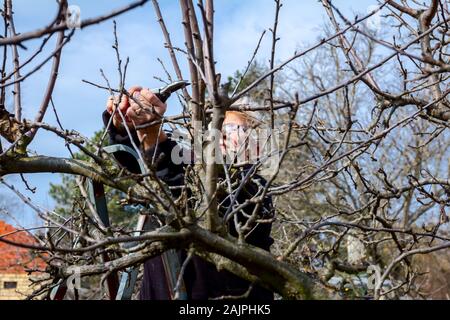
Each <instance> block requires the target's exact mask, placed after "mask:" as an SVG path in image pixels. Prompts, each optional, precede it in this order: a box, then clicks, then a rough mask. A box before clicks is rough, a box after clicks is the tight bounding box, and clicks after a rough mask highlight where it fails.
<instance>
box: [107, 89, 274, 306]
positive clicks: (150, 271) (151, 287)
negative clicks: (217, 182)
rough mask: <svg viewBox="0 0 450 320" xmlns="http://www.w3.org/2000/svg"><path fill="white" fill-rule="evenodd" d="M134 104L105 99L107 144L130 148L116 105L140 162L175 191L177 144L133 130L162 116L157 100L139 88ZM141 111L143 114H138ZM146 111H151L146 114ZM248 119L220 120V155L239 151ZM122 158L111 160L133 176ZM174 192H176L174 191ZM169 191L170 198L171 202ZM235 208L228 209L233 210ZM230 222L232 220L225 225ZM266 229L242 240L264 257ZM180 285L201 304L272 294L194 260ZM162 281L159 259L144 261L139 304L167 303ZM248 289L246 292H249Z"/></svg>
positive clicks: (179, 176)
mask: <svg viewBox="0 0 450 320" xmlns="http://www.w3.org/2000/svg"><path fill="white" fill-rule="evenodd" d="M129 93H130V95H132V96H133V97H134V98H135V99H136V100H138V101H139V104H138V103H136V102H135V101H133V100H131V99H128V98H127V97H126V96H124V97H123V98H122V100H121V101H120V102H119V103H114V102H115V101H114V100H113V99H112V98H111V99H109V100H108V103H107V110H106V111H105V112H104V113H103V120H104V123H105V125H106V124H107V123H109V121H110V118H111V115H113V114H114V118H113V121H112V124H113V125H111V126H110V127H109V128H108V133H109V137H110V143H111V144H118V143H119V144H125V145H129V146H130V145H131V141H130V139H129V137H128V134H127V133H126V131H125V130H124V126H123V124H122V117H121V116H120V114H119V113H118V112H115V113H114V106H115V105H118V108H120V110H121V112H122V114H123V115H125V119H126V121H127V125H128V127H129V128H130V129H131V133H132V136H133V139H134V142H135V143H136V145H138V146H139V147H140V149H141V150H142V153H143V155H144V158H145V160H146V161H149V162H151V161H152V160H154V159H157V160H156V163H154V164H153V168H156V171H157V173H159V174H158V176H159V177H160V178H161V180H163V181H164V182H165V183H167V184H168V185H169V186H181V185H183V183H184V177H183V175H184V172H185V170H184V166H183V165H182V164H175V163H174V161H172V159H171V155H172V151H173V149H174V148H175V147H177V142H175V141H172V140H171V139H170V137H168V135H167V134H166V133H165V132H164V131H163V130H160V125H154V126H151V127H147V128H145V129H142V130H135V129H134V128H135V127H138V126H139V125H141V124H144V123H149V122H150V123H151V122H152V121H154V120H156V119H157V118H158V117H160V116H162V115H164V113H165V112H166V110H167V105H166V104H164V103H162V102H161V101H160V100H159V99H158V97H157V96H156V95H155V94H153V93H152V92H151V91H150V90H148V89H143V88H141V87H133V88H131V89H130V90H129ZM142 107H144V108H142ZM147 110H152V111H150V112H149V111H147ZM249 119H250V117H249V116H248V115H246V114H245V113H240V112H228V113H227V114H226V117H225V120H224V124H223V131H224V132H223V133H224V136H225V139H224V140H223V143H222V144H221V147H222V151H223V152H228V151H229V150H230V149H231V150H234V151H236V149H237V148H239V147H240V146H241V145H242V141H240V139H241V137H242V136H243V133H245V132H246V131H247V130H248V129H249V128H250V127H251V121H250V120H249ZM127 157H129V156H128V155H127V154H118V155H117V156H116V158H117V160H118V161H119V162H120V163H121V164H122V165H123V166H125V167H127V168H128V169H129V170H130V171H131V172H138V168H137V167H136V164H135V161H132V159H129V158H127ZM246 170H248V168H246V167H245V166H243V167H241V169H240V174H241V176H242V175H245V173H246ZM254 179H259V184H260V185H264V183H265V181H264V179H263V178H261V177H258V176H255V177H254ZM175 189H176V188H175ZM257 191H258V185H257V184H256V183H254V182H248V183H247V184H246V185H245V188H243V191H242V192H240V193H239V195H238V196H237V198H236V199H235V200H236V202H237V203H244V202H245V200H247V199H249V198H251V197H252V196H254V195H255V194H256V193H257ZM176 196H177V194H176V191H174V197H176ZM219 198H220V199H219V201H220V202H221V208H220V212H221V214H223V215H224V214H225V213H226V212H227V209H228V207H229V206H230V202H231V201H230V197H229V196H228V195H219ZM236 202H234V203H233V205H236ZM253 210H254V205H249V206H247V207H245V209H244V210H243V211H244V212H245V213H246V214H251V213H252V212H253ZM260 211H261V212H260V213H259V216H260V217H261V218H264V219H268V218H271V217H272V216H273V209H272V202H271V199H270V198H267V199H265V201H264V205H263V206H261V210H260ZM238 219H240V220H241V221H243V222H245V217H244V215H243V214H242V213H239V214H238ZM231 220H233V219H231ZM227 225H228V230H229V232H230V234H231V235H233V236H237V232H236V229H235V224H234V223H233V221H231V222H229V223H228V224H227ZM270 232H271V224H270V223H257V224H255V225H254V226H253V229H252V231H251V232H250V233H249V234H248V236H247V237H246V241H247V243H249V244H252V245H254V246H257V247H260V248H262V249H264V250H267V251H269V249H270V246H271V245H272V243H273V240H272V238H271V237H270ZM178 256H179V258H180V261H184V259H185V258H186V252H185V251H184V250H180V251H179V252H178ZM183 280H184V285H185V289H186V293H187V298H188V299H189V300H207V299H217V298H221V297H230V296H243V295H245V294H247V293H248V295H246V296H247V297H248V298H249V299H255V300H272V299H273V293H272V292H270V291H268V290H266V289H264V288H262V287H260V286H258V285H255V286H252V285H251V283H249V282H247V281H245V280H243V279H241V278H239V277H237V276H235V275H233V274H231V273H229V272H228V271H218V270H217V269H216V267H215V265H213V264H211V263H209V262H207V261H205V260H203V259H201V258H199V257H196V256H194V257H193V258H192V259H191V260H190V262H189V264H188V265H187V266H186V268H185V270H184V274H183ZM168 286H169V285H168V281H166V274H165V271H164V264H163V260H162V258H161V256H157V257H154V258H151V259H149V260H148V261H146V262H145V265H144V277H143V281H142V287H141V292H140V298H141V299H142V300H169V299H171V298H172V297H171V294H170V292H171V290H169V287H168ZM249 289H251V290H249Z"/></svg>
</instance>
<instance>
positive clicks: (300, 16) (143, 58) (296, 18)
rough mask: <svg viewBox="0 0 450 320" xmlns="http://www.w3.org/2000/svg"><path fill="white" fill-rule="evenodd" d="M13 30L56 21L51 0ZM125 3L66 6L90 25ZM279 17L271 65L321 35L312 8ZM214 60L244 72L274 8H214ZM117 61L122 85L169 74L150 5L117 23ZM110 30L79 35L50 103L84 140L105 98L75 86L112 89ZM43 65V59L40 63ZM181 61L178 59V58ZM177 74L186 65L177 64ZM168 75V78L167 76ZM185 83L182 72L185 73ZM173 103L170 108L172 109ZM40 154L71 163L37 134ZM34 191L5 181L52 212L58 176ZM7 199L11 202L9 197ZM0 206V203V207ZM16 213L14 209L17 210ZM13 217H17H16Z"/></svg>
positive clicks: (226, 2)
mask: <svg viewBox="0 0 450 320" xmlns="http://www.w3.org/2000/svg"><path fill="white" fill-rule="evenodd" d="M13 2H14V11H15V17H16V28H17V31H18V32H26V31H29V30H33V29H35V28H37V27H42V26H43V25H44V24H46V23H48V22H49V21H50V20H51V19H53V17H54V14H55V9H56V6H55V1H54V0H34V1H31V0H14V1H13ZM130 2H131V1H130V0H128V1H124V0H115V1H111V0H95V1H88V0H78V1H69V3H70V4H74V5H78V6H79V7H80V9H81V16H82V19H86V18H88V17H93V16H96V15H99V14H103V13H105V12H109V11H110V10H112V8H114V7H115V8H117V7H120V6H123V5H125V4H127V3H130ZM283 3H284V6H283V8H282V11H281V16H280V27H279V36H280V37H281V40H280V42H279V43H278V50H277V53H278V56H277V60H280V61H281V60H283V59H285V58H287V57H289V56H291V55H292V54H293V52H294V51H295V49H296V48H298V47H299V46H301V47H304V46H306V45H307V44H308V43H313V42H314V41H315V40H316V39H317V37H318V36H319V35H320V27H321V26H322V25H323V23H324V22H325V21H326V18H325V15H324V11H323V9H322V6H321V5H320V3H319V1H317V0H285V1H283ZM334 3H335V4H336V5H337V6H338V7H340V8H341V9H343V11H344V12H345V13H346V14H347V15H353V13H356V12H359V13H364V14H365V13H366V12H367V10H368V8H369V7H370V6H373V5H376V3H377V1H376V0H358V1H356V0H336V1H334ZM160 5H161V10H162V12H163V15H164V17H165V20H166V23H167V25H168V28H169V31H170V33H171V36H172V40H173V43H174V45H175V46H178V47H183V46H184V40H183V32H182V28H181V22H180V21H181V20H180V10H179V4H178V1H177V0H163V1H160ZM215 6H216V29H215V37H216V43H215V52H216V60H217V62H218V64H217V68H218V71H219V72H221V73H222V74H223V76H224V77H226V76H228V75H231V74H233V73H234V72H235V71H236V70H240V69H243V68H245V66H246V64H247V61H248V60H249V58H250V56H251V54H252V52H253V50H254V48H255V45H256V43H257V41H258V39H259V36H260V35H261V33H262V32H263V30H265V29H268V28H270V27H271V26H272V24H273V16H274V1H273V0H216V1H215ZM116 20H117V23H118V34H119V41H120V47H121V54H122V57H123V58H124V59H125V58H126V57H130V66H129V69H128V77H127V84H128V85H135V84H139V85H142V86H146V87H159V86H160V83H159V82H158V81H157V80H155V79H154V78H153V77H154V76H160V77H164V72H163V70H162V68H161V66H160V65H159V63H158V62H157V58H161V59H162V60H163V61H164V62H165V64H166V66H168V67H170V66H171V64H170V63H169V59H168V54H167V51H166V49H165V48H164V46H163V43H164V41H163V37H162V33H161V32H160V28H159V25H158V23H157V21H156V17H155V14H154V11H153V6H152V5H151V3H148V4H147V5H145V6H144V7H140V8H138V9H136V10H134V11H132V12H129V13H127V14H125V15H123V16H121V17H119V18H117V19H116ZM112 26H113V23H112V21H107V22H105V23H103V24H101V25H95V26H91V27H89V28H86V29H83V30H80V31H78V32H77V33H76V34H75V36H74V37H73V38H72V40H71V42H70V43H69V44H68V45H67V47H66V48H65V49H64V51H63V54H62V61H61V69H60V73H59V74H60V76H59V80H58V82H57V85H56V88H55V91H54V95H53V99H54V102H55V104H56V107H57V110H58V113H59V116H60V119H61V122H62V124H63V126H64V127H65V128H67V129H75V130H77V131H78V132H80V133H82V134H83V135H85V136H88V137H89V136H92V134H93V133H94V132H95V131H97V130H99V129H100V128H101V126H102V124H101V113H102V112H103V109H104V105H105V100H106V98H107V94H106V93H105V92H104V91H101V90H99V89H97V88H93V87H91V86H89V85H86V84H84V83H82V82H81V80H82V79H86V80H89V81H93V82H96V83H103V80H102V78H101V76H100V72H99V69H100V68H102V69H103V70H104V71H105V73H106V74H107V76H108V78H109V79H110V80H111V83H112V84H113V85H117V71H116V70H117V69H116V60H115V54H114V51H113V49H112V48H111V45H112V43H113V34H112V30H113V27H112ZM53 43H54V42H52V41H50V43H49V44H48V45H47V48H46V51H45V52H44V53H43V54H42V58H43V57H46V56H47V54H49V53H50V52H51V51H52V50H53V48H54V47H53ZM39 44H40V42H38V41H29V42H27V43H26V45H27V47H28V51H21V52H20V55H21V57H22V58H25V57H27V56H28V55H29V54H31V52H33V48H36V46H37V45H39ZM269 55H270V35H269V34H267V35H266V37H265V41H264V42H263V45H262V47H261V50H260V52H259V55H258V59H259V60H260V61H265V62H267V61H268V59H269V58H268V57H269ZM42 58H41V59H42ZM179 59H180V61H182V60H183V57H179ZM182 65H183V69H184V71H186V69H185V64H184V63H183V64H182ZM49 67H50V66H46V67H44V68H42V70H40V71H39V72H37V73H36V74H34V75H33V76H32V77H31V78H30V79H28V80H27V81H26V82H25V83H24V85H23V88H22V91H23V98H22V99H23V109H24V115H25V117H26V118H31V119H32V118H34V115H35V112H36V110H37V108H38V106H39V103H40V101H41V99H42V96H43V92H44V90H45V87H46V84H47V81H48V73H49ZM170 71H172V70H171V69H170ZM185 74H186V77H187V72H185ZM171 102H172V104H171ZM170 105H172V106H175V103H174V100H171V101H169V113H172V114H176V113H177V112H178V111H179V110H177V108H176V107H172V108H170ZM50 111H51V110H50ZM45 122H48V123H50V124H53V125H55V124H56V122H55V117H54V116H53V114H52V112H48V113H47V115H46V118H45ZM31 148H32V149H34V150H38V153H39V154H42V155H49V156H59V157H69V154H68V152H67V149H66V148H65V146H64V141H62V140H61V139H59V138H57V137H55V136H54V135H52V134H48V133H46V132H44V131H41V132H40V133H39V134H38V136H37V137H36V139H35V141H34V142H33V144H32V145H31ZM26 177H27V180H28V181H29V183H30V184H31V185H32V186H35V187H37V192H36V194H32V193H30V192H27V191H25V190H24V188H23V184H22V182H21V179H20V177H16V176H11V177H8V178H7V181H9V182H11V183H14V184H15V185H16V186H18V187H20V189H21V190H22V191H23V192H24V193H25V194H26V195H27V196H29V197H30V198H31V199H32V200H33V201H34V202H36V203H37V204H39V205H40V206H42V207H45V208H49V209H51V208H52V207H53V205H54V203H53V201H52V199H51V198H50V196H49V195H48V189H49V183H50V182H58V181H59V180H60V177H59V175H57V174H36V175H27V176H26ZM5 195H10V192H9V191H8V190H4V188H3V189H2V187H0V197H4V198H3V199H6V198H5ZM8 199H9V197H8ZM0 200H1V199H0ZM0 205H1V201H0ZM19 208H20V207H19ZM15 211H16V210H15ZM14 214H15V216H16V217H17V219H18V220H19V221H20V222H21V223H22V224H23V225H25V226H32V225H36V224H37V223H38V222H37V219H36V217H35V215H34V213H33V212H32V211H31V210H30V209H28V208H26V207H22V208H20V209H18V210H17V211H16V212H15V213H14Z"/></svg>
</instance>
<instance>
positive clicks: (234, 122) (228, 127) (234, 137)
mask: <svg viewBox="0 0 450 320" xmlns="http://www.w3.org/2000/svg"><path fill="white" fill-rule="evenodd" d="M248 129H249V128H248V124H247V121H246V119H245V118H244V117H243V116H241V115H239V114H234V113H231V114H228V115H227V116H226V118H225V120H224V123H223V126H222V140H221V142H220V147H221V149H222V154H224V155H227V154H228V155H230V153H234V154H236V153H239V154H240V153H245V151H246V147H245V145H246V140H247V139H248V133H247V132H248Z"/></svg>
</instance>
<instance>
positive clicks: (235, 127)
mask: <svg viewBox="0 0 450 320" xmlns="http://www.w3.org/2000/svg"><path fill="white" fill-rule="evenodd" d="M248 129H250V128H249V127H248V126H246V125H239V124H235V123H227V124H224V125H223V126H222V132H223V133H224V134H229V133H232V132H239V131H243V132H246V131H248Z"/></svg>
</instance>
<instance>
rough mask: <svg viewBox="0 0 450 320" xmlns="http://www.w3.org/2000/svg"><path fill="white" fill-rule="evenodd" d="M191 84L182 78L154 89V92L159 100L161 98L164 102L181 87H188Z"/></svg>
mask: <svg viewBox="0 0 450 320" xmlns="http://www.w3.org/2000/svg"><path fill="white" fill-rule="evenodd" d="M189 85H190V83H189V81H186V80H181V81H176V82H172V83H170V84H168V85H167V86H165V87H162V88H159V89H152V92H153V93H154V94H156V96H157V97H158V98H159V100H161V101H162V102H166V101H167V99H169V98H170V96H171V95H172V93H174V92H176V91H178V90H180V89H183V88H186V87H187V86H189Z"/></svg>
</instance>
